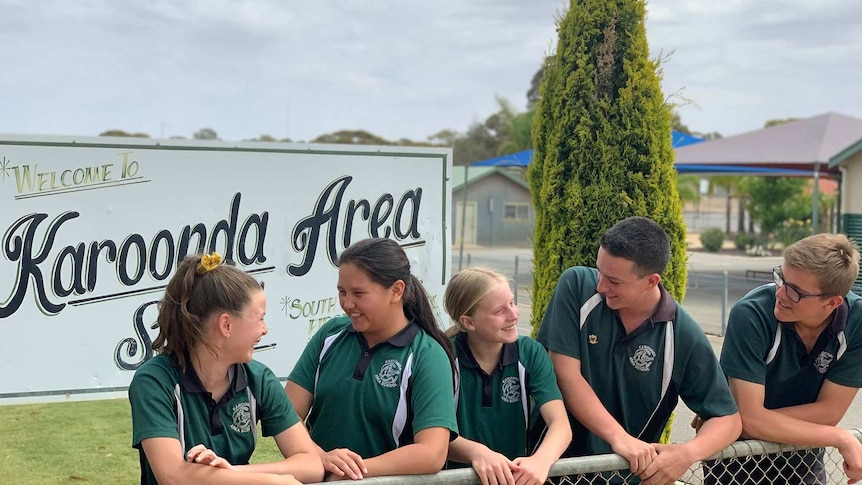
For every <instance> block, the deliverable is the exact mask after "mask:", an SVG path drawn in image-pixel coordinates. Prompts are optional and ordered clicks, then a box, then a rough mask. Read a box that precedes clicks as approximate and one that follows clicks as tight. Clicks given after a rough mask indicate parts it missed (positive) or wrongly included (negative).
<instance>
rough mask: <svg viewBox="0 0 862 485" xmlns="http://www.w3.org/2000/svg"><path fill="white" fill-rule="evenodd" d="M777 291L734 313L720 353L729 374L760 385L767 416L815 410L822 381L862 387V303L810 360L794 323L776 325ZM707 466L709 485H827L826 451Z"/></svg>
mask: <svg viewBox="0 0 862 485" xmlns="http://www.w3.org/2000/svg"><path fill="white" fill-rule="evenodd" d="M775 290H776V288H775V285H774V284H768V285H763V286H760V287H758V288H755V289H753V290H751V291H750V292H749V293H748V294H747V295H745V296H744V297H742V299H740V300H739V301H738V302H736V304H735V305H734V306H733V308H732V309H731V310H730V315H729V318H728V322H727V334H726V335H725V337H724V345H723V346H722V349H721V367H722V369H723V370H724V373H725V374H726V375H727V376H728V377H733V378H735V379H741V380H744V381H747V382H753V383H756V384H762V385H763V386H764V400H763V406H764V407H765V408H767V409H778V408H783V407H788V406H797V405H800V404H808V403H812V402H815V401H816V400H817V396H818V395H819V394H820V388H821V387H822V386H823V381H824V379H829V380H830V381H832V382H834V383H836V384H840V385H842V386H848V387H855V388H859V387H862V373H860V372H859V369H860V366H862V323H860V322H862V298H860V297H859V296H858V295H856V294H855V293H849V294H847V296H845V302H844V304H843V305H841V306H840V307H838V308H836V309H835V311H834V313H833V317H832V321H831V322H830V323H829V325H828V326H827V327H826V328H825V329H824V330H823V332H822V333H821V334H820V336H819V337H818V338H817V341H816V342H815V343H814V347H812V349H811V351H810V352H808V351H807V350H806V349H805V344H804V343H803V342H802V339H801V338H800V337H799V334H798V333H796V328H795V327H794V325H793V323H784V322H779V321H778V320H777V319H776V318H775V313H774V308H775ZM705 466H706V467H705V470H706V471H707V477H706V480H705V482H706V483H708V484H712V483H719V482H725V481H730V480H735V482H734V483H740V484H748V483H750V484H755V483H762V481H763V480H765V478H763V477H765V476H768V477H770V478H771V479H773V480H783V481H784V482H786V483H826V473H825V469H824V463H823V449H822V448H818V449H816V450H815V451H810V452H806V453H796V452H787V453H781V454H772V455H767V456H766V457H764V458H763V459H761V460H759V461H745V462H742V463H740V462H739V461H736V460H725V461H720V460H719V461H713V462H707V463H706V465H705ZM800 477H801V478H800Z"/></svg>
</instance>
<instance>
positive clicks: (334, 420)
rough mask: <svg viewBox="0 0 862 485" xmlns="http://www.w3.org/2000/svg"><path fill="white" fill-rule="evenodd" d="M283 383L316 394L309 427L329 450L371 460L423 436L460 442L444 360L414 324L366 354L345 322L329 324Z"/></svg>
mask: <svg viewBox="0 0 862 485" xmlns="http://www.w3.org/2000/svg"><path fill="white" fill-rule="evenodd" d="M288 380H290V381H292V382H295V383H296V384H298V385H299V386H300V387H302V388H303V389H305V390H307V391H308V392H310V393H312V394H313V395H314V401H313V405H312V408H311V413H310V414H309V416H308V421H307V424H308V428H309V432H310V433H311V437H312V438H313V439H314V441H315V442H317V444H318V445H319V446H320V447H321V448H323V449H324V450H326V451H329V450H332V449H334V448H348V449H350V450H353V451H354V452H356V453H358V454H359V455H360V456H362V457H363V458H370V457H374V456H378V455H381V454H383V453H386V452H388V451H392V450H394V449H395V448H398V447H400V446H404V445H407V444H410V443H413V437H414V436H415V434H416V433H418V432H419V431H422V430H423V429H427V428H433V427H441V428H446V429H448V430H450V431H451V432H452V438H454V437H455V436H457V432H458V427H457V425H456V422H455V405H454V401H453V399H452V397H453V387H452V383H453V380H452V367H451V365H450V364H449V358H448V357H447V355H446V351H445V350H443V348H442V347H441V346H440V344H439V343H438V342H437V341H436V340H434V338H433V337H431V336H430V335H428V334H426V333H425V332H424V331H423V330H422V329H421V328H420V327H419V326H418V325H416V324H415V323H411V324H410V325H408V326H407V327H405V328H404V330H402V331H401V332H399V333H398V334H397V335H395V336H393V337H392V338H390V339H389V340H387V341H385V342H381V343H379V344H377V345H375V346H374V347H373V348H368V345H367V343H366V342H365V338H364V337H363V336H362V334H361V333H359V332H356V331H355V330H354V329H353V326H352V325H351V324H350V319H349V318H348V317H346V316H341V317H336V318H333V319H332V320H330V321H328V322H327V323H325V324H324V325H323V326H322V327H321V328H320V329H319V330H318V331H317V333H315V334H314V336H312V337H311V340H310V341H309V342H308V345H307V346H306V347H305V350H304V351H303V352H302V355H301V356H300V358H299V361H298V362H297V363H296V367H294V369H293V371H292V372H291V373H290V376H288Z"/></svg>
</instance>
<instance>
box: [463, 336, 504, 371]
mask: <svg viewBox="0 0 862 485" xmlns="http://www.w3.org/2000/svg"><path fill="white" fill-rule="evenodd" d="M455 353H456V354H457V356H458V362H460V363H461V365H463V366H464V367H470V368H474V369H481V367H479V363H478V362H476V357H474V356H473V351H472V350H470V345H469V344H468V343H467V334H466V333H464V332H460V333H459V334H458V335H457V336H456V337H455ZM516 362H518V342H512V343H510V344H503V354H502V355H501V356H500V362H499V363H498V364H497V367H496V369H497V370H502V369H503V367H505V366H507V365H511V364H514V363H516Z"/></svg>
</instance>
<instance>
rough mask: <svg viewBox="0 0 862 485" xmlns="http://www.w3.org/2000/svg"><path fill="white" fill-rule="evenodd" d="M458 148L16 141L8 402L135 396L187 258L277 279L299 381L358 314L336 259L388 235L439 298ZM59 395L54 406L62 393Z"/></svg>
mask: <svg viewBox="0 0 862 485" xmlns="http://www.w3.org/2000/svg"><path fill="white" fill-rule="evenodd" d="M451 158H452V157H451V150H449V149H441V148H404V147H364V146H358V145H348V146H333V145H291V144H280V143H238V144H228V143H222V142H201V141H197V140H196V141H182V140H180V141H177V140H161V141H156V140H137V139H125V138H122V139H121V138H84V139H82V138H75V139H72V138H65V137H63V138H60V137H22V136H17V137H11V136H6V137H3V136H0V207H2V209H0V234H2V240H0V254H2V256H0V330H2V335H3V338H2V339H0V375H2V376H3V379H0V401H4V402H9V401H10V400H11V401H19V400H21V399H25V400H31V401H32V400H56V399H57V397H58V396H67V397H68V396H78V397H82V396H83V397H86V396H96V395H99V394H103V393H111V392H114V393H116V392H120V391H125V390H126V388H127V386H128V384H129V382H130V380H131V377H132V375H133V373H134V370H135V369H137V368H138V367H139V366H140V365H141V364H142V363H143V362H144V361H146V360H147V359H149V358H151V357H152V355H153V354H152V349H151V343H152V341H153V339H154V338H155V337H156V335H157V334H158V329H157V328H156V326H155V322H156V314H157V305H156V303H157V301H158V300H159V299H160V298H161V297H162V294H163V292H164V288H165V286H166V284H167V282H168V280H169V279H170V277H171V276H172V275H173V273H174V270H175V268H176V266H177V262H178V261H179V260H181V259H182V258H183V256H184V255H186V254H192V253H198V252H210V251H213V250H215V251H217V252H219V253H220V254H222V255H223V256H225V257H226V258H227V259H228V260H231V261H233V262H234V263H235V264H236V265H237V266H238V267H241V268H242V269H244V270H245V271H247V272H248V273H250V274H252V275H254V276H255V277H256V278H257V279H259V280H260V281H261V282H262V283H264V285H265V293H266V295H267V315H266V320H267V325H268V328H269V334H268V335H266V336H265V337H264V339H263V340H262V341H261V344H262V346H266V347H267V350H265V351H259V352H257V353H256V354H255V359H257V360H260V361H262V362H264V363H265V364H267V365H268V366H269V367H270V368H272V369H273V371H274V372H275V373H276V375H278V376H280V377H286V376H287V375H288V374H289V373H290V371H291V369H292V368H293V364H294V362H295V361H296V359H297V358H298V356H299V353H300V352H301V351H302V349H303V347H304V345H305V343H306V342H307V340H308V338H309V337H310V336H311V335H312V334H313V333H314V331H315V330H316V329H317V328H318V327H319V326H320V325H321V324H323V323H324V322H325V321H326V320H328V319H329V318H331V317H333V316H335V315H338V314H340V313H342V310H341V308H340V306H339V304H338V297H337V291H336V281H337V269H336V267H335V265H334V263H333V262H334V261H335V260H336V259H337V257H338V254H340V252H341V251H342V250H343V249H344V248H345V247H347V246H349V245H350V244H351V243H352V242H356V241H358V240H360V239H364V238H368V237H388V238H391V239H394V240H396V241H397V242H399V243H400V244H401V245H402V247H404V249H405V251H406V252H407V255H408V257H409V258H410V261H411V267H412V271H413V273H414V274H415V275H417V276H418V277H419V278H420V279H421V280H423V282H424V284H425V286H426V288H427V289H428V291H429V293H430V294H431V295H432V297H433V298H434V299H435V301H436V302H437V306H438V308H439V307H440V302H441V301H442V292H443V289H444V286H445V283H446V282H447V281H448V278H449V272H450V261H451V254H450V243H449V241H450V235H449V232H448V231H449V229H448V227H447V225H446V221H448V220H449V217H450V215H449V211H450V207H449V204H450V194H451V186H450V184H449V181H448V180H449V175H450V172H451V170H452V166H451ZM52 398H53V399H52Z"/></svg>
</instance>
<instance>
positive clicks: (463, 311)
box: [443, 267, 509, 337]
mask: <svg viewBox="0 0 862 485" xmlns="http://www.w3.org/2000/svg"><path fill="white" fill-rule="evenodd" d="M503 283H505V284H508V283H509V278H508V277H506V276H505V275H503V274H501V273H498V272H496V271H494V270H492V269H488V268H479V267H476V268H467V269H465V270H462V271H460V272H458V273H457V274H456V275H455V276H453V277H452V279H450V280H449V284H448V285H447V286H446V293H445V294H444V295H443V309H444V310H446V313H448V314H449V318H450V319H451V320H452V326H451V327H449V329H448V330H446V335H447V336H449V337H454V336H455V335H458V334H459V333H461V332H463V331H464V327H463V326H461V317H462V316H464V315H466V316H468V317H470V316H473V313H474V312H475V311H476V306H477V305H478V304H479V302H480V301H482V299H483V298H485V297H486V296H488V294H489V293H491V292H492V291H494V290H495V289H496V288H497V287H498V286H500V285H501V284H503Z"/></svg>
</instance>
